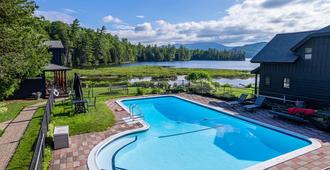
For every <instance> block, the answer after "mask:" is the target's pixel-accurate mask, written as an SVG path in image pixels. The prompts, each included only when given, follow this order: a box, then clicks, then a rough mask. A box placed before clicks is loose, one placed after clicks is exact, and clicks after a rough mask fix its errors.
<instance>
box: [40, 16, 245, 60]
mask: <svg viewBox="0 0 330 170" xmlns="http://www.w3.org/2000/svg"><path fill="white" fill-rule="evenodd" d="M43 24H44V25H43V26H44V29H45V31H46V32H47V33H48V35H49V39H51V40H61V41H62V43H63V45H64V48H65V53H64V56H63V59H64V60H63V61H65V63H64V64H65V65H67V66H98V65H112V64H121V63H129V62H137V61H188V60H244V59H245V54H244V52H241V51H238V50H236V51H218V50H216V49H209V50H206V51H205V50H190V49H187V48H185V47H184V46H180V47H179V48H175V46H174V45H165V46H157V45H146V46H145V45H142V44H140V43H139V44H132V43H130V42H129V41H128V40H127V39H125V38H124V39H119V38H118V37H117V36H116V35H112V34H110V33H107V31H106V28H105V27H104V26H103V27H102V28H100V29H97V30H93V29H89V28H83V27H81V26H80V24H79V21H78V20H77V19H76V20H74V21H73V23H72V24H70V25H68V24H66V23H63V22H61V21H55V22H49V21H46V20H44V23H43Z"/></svg>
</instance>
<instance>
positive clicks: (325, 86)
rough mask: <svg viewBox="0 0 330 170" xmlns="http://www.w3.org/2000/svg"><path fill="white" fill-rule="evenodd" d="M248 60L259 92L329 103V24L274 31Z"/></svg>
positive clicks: (271, 95)
mask: <svg viewBox="0 0 330 170" xmlns="http://www.w3.org/2000/svg"><path fill="white" fill-rule="evenodd" d="M251 62H252V63H260V67H258V68H257V69H255V70H253V71H252V73H254V74H256V82H258V83H256V84H258V85H257V86H256V92H257V93H259V94H260V95H265V96H270V97H275V98H281V99H286V100H293V101H296V100H301V101H305V102H311V103H328V104H329V103H330V26H328V27H325V28H322V29H320V30H314V31H307V32H296V33H285V34H277V35H276V36H275V37H274V38H273V39H272V40H271V41H270V42H269V43H268V44H267V45H266V46H265V47H264V48H263V49H262V50H261V51H260V52H259V53H258V54H257V55H256V56H255V57H253V58H252V60H251ZM258 78H260V79H259V80H257V79H258Z"/></svg>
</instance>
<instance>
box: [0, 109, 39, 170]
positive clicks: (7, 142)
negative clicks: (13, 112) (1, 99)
mask: <svg viewBox="0 0 330 170" xmlns="http://www.w3.org/2000/svg"><path fill="white" fill-rule="evenodd" d="M41 104H42V103H39V104H36V105H32V106H29V107H26V108H24V109H23V110H22V111H21V112H20V114H19V115H18V116H17V117H16V118H15V119H14V120H13V121H11V122H9V124H8V126H7V128H6V130H5V132H4V133H3V134H2V136H1V137H0V170H4V169H6V167H7V165H8V163H9V161H10V159H11V157H12V156H13V154H14V153H15V150H16V147H17V145H18V144H19V141H20V139H21V138H22V136H23V134H24V132H25V129H26V127H27V126H28V124H29V122H30V121H31V119H32V117H33V115H34V113H35V112H36V111H37V109H38V107H39V106H40V105H41Z"/></svg>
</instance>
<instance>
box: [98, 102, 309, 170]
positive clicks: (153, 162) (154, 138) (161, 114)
mask: <svg viewBox="0 0 330 170" xmlns="http://www.w3.org/2000/svg"><path fill="white" fill-rule="evenodd" d="M122 103H123V104H124V105H125V106H126V107H127V108H128V107H129V106H130V105H132V104H136V105H138V106H139V107H140V109H141V110H142V112H143V113H144V118H143V119H144V120H145V121H146V122H147V123H148V124H149V125H150V129H149V130H148V131H146V132H141V133H137V134H133V135H129V136H126V137H123V138H132V136H137V140H136V141H135V142H133V143H131V144H129V145H127V146H125V147H123V148H122V149H121V150H119V151H118V152H117V154H116V155H115V157H114V158H111V157H110V156H109V157H107V156H105V155H106V153H105V152H107V148H105V149H104V151H103V153H102V151H101V153H100V154H101V155H103V156H102V159H100V160H99V165H100V166H101V168H104V169H109V167H108V166H109V162H111V161H113V163H114V166H115V167H119V168H123V169H128V170H214V169H217V170H220V169H224V170H235V169H244V168H247V167H249V166H252V165H255V164H257V163H260V162H263V161H266V160H269V159H271V158H274V157H277V156H280V155H282V154H285V153H288V152H291V151H294V150H297V149H299V148H302V147H304V146H307V145H310V142H309V141H307V140H304V139H300V138H297V137H294V136H291V135H288V134H284V133H281V132H279V131H276V130H272V129H269V128H266V127H263V126H261V125H257V124H254V123H252V122H248V121H245V120H241V119H239V118H236V117H233V116H230V115H228V114H225V113H221V112H219V111H216V110H212V109H210V108H207V107H204V106H201V105H198V104H195V103H192V102H189V101H185V100H183V99H180V98H177V97H170V96H168V97H157V98H148V99H136V100H125V101H123V102H122ZM119 140H120V139H119ZM110 146H111V145H109V147H110Z"/></svg>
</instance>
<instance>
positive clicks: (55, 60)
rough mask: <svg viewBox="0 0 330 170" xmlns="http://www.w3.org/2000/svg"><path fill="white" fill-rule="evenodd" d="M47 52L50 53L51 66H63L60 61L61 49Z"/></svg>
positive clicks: (52, 49)
mask: <svg viewBox="0 0 330 170" xmlns="http://www.w3.org/2000/svg"><path fill="white" fill-rule="evenodd" d="M49 52H51V53H52V55H53V56H52V60H51V63H52V64H56V65H63V60H62V54H63V52H64V50H63V49H60V48H50V49H49Z"/></svg>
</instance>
